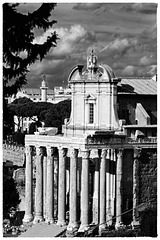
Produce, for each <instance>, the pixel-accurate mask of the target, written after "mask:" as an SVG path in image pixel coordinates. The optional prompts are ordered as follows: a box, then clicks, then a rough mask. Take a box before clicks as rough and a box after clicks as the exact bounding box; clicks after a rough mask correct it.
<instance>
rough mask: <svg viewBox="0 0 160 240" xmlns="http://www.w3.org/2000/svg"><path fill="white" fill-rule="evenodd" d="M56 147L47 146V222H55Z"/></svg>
mask: <svg viewBox="0 0 160 240" xmlns="http://www.w3.org/2000/svg"><path fill="white" fill-rule="evenodd" d="M53 154H54V149H53V148H51V147H47V191H46V222H47V223H53V222H54V155H53Z"/></svg>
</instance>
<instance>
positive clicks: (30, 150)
mask: <svg viewBox="0 0 160 240" xmlns="http://www.w3.org/2000/svg"><path fill="white" fill-rule="evenodd" d="M25 152H26V155H27V156H29V155H31V154H32V147H31V146H26V147H25Z"/></svg>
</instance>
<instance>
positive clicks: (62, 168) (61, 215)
mask: <svg viewBox="0 0 160 240" xmlns="http://www.w3.org/2000/svg"><path fill="white" fill-rule="evenodd" d="M57 224H58V225H61V226H63V225H66V149H64V148H59V180H58V222H57Z"/></svg>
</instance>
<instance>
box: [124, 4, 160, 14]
mask: <svg viewBox="0 0 160 240" xmlns="http://www.w3.org/2000/svg"><path fill="white" fill-rule="evenodd" d="M121 10H126V11H135V12H140V13H144V14H155V13H156V11H157V4H156V3H127V4H125V5H124V6H123V7H122V8H121Z"/></svg>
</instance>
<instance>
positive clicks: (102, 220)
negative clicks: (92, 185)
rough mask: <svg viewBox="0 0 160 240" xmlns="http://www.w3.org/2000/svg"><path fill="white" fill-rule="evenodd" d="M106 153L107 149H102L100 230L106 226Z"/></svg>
mask: <svg viewBox="0 0 160 240" xmlns="http://www.w3.org/2000/svg"><path fill="white" fill-rule="evenodd" d="M106 155H107V150H106V149H102V153H101V163H100V219H99V224H100V226H99V230H102V229H104V228H105V227H106V223H105V222H106Z"/></svg>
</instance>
